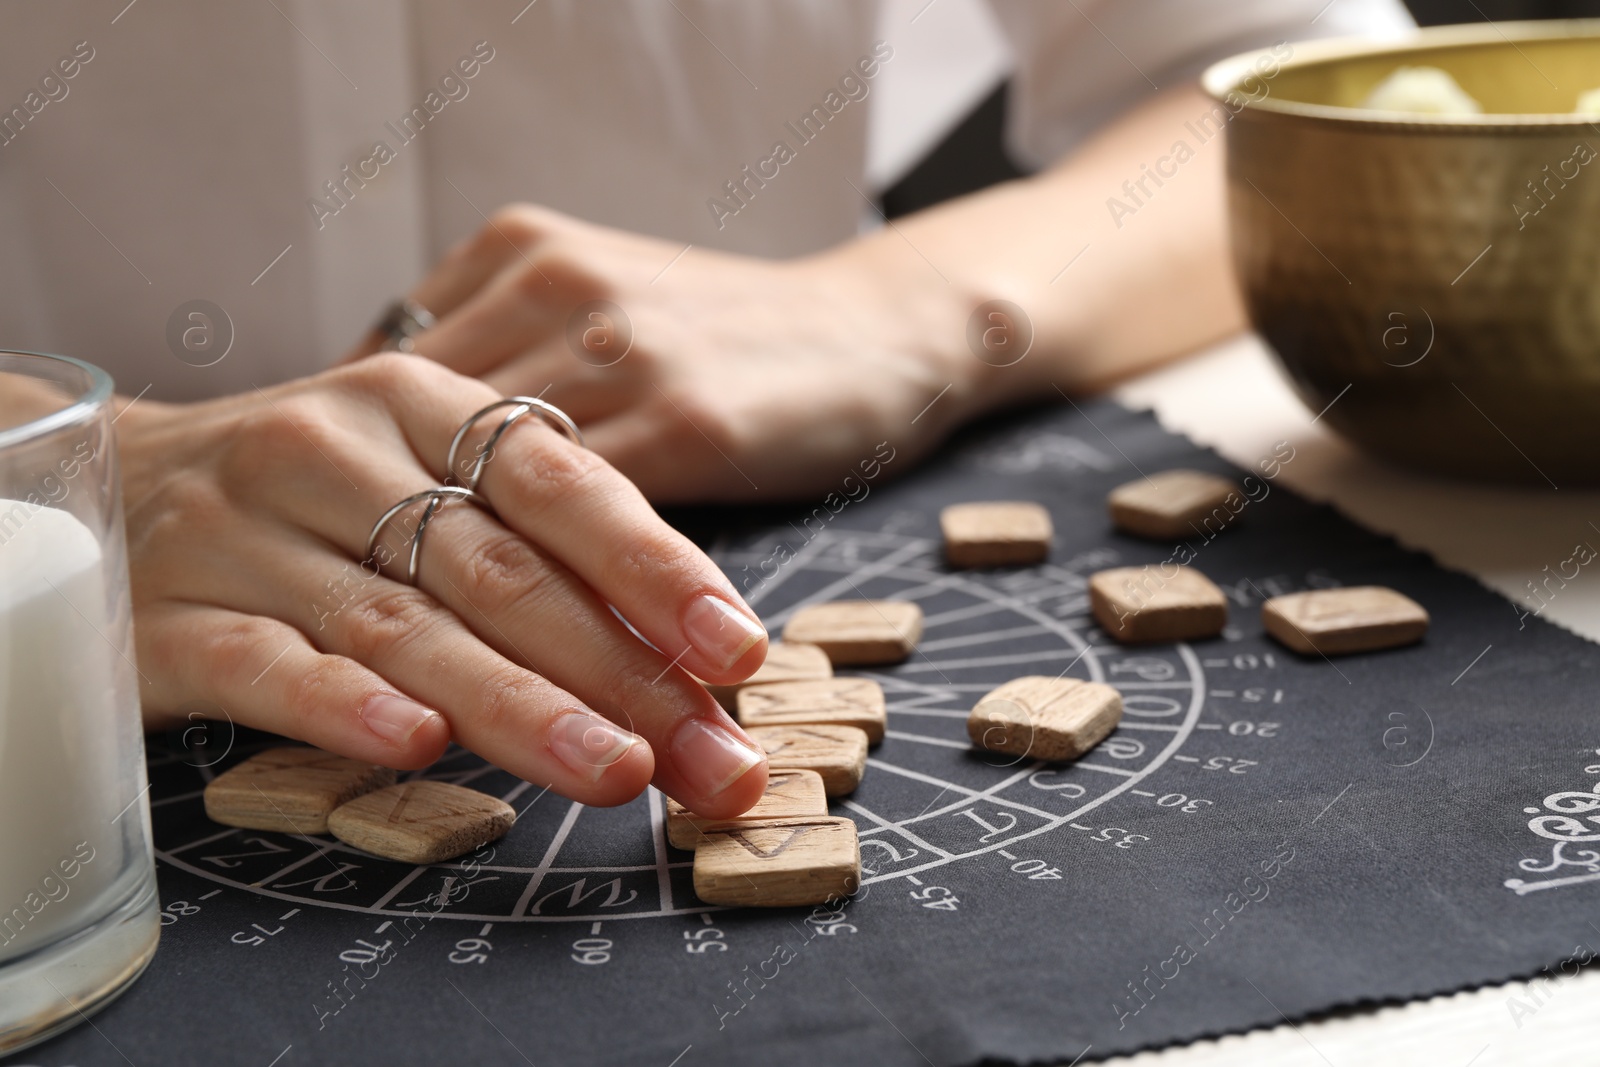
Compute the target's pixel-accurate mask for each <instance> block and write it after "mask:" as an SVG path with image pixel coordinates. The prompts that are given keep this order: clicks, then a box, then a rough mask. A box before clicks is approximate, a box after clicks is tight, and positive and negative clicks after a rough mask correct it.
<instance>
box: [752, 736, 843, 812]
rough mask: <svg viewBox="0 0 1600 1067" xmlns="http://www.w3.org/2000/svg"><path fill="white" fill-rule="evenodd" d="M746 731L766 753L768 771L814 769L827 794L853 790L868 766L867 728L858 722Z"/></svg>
mask: <svg viewBox="0 0 1600 1067" xmlns="http://www.w3.org/2000/svg"><path fill="white" fill-rule="evenodd" d="M745 733H747V734H749V735H750V739H751V740H752V741H754V742H755V743H756V744H758V745H760V746H761V748H762V749H763V750H764V751H765V752H766V754H767V768H768V772H767V773H769V774H770V773H772V772H773V771H791V770H793V771H816V772H817V774H818V775H820V776H821V778H822V787H823V790H824V791H825V792H826V793H827V794H828V796H830V797H842V796H845V795H847V794H849V793H853V792H855V789H856V786H858V785H860V784H861V776H862V775H863V774H865V773H866V769H867V732H866V731H865V730H863V729H861V728H860V727H858V726H755V727H751V728H749V729H747V730H746V731H745Z"/></svg>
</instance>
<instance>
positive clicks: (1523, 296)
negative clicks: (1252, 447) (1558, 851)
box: [1191, 20, 1600, 485]
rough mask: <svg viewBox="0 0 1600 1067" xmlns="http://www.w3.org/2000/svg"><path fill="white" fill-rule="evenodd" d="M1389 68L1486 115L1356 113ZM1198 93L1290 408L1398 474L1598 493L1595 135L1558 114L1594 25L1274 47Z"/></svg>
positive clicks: (1257, 312) (1494, 28)
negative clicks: (1443, 82)
mask: <svg viewBox="0 0 1600 1067" xmlns="http://www.w3.org/2000/svg"><path fill="white" fill-rule="evenodd" d="M1291 52H1292V54H1290V53H1291ZM1400 66H1430V67H1439V68H1442V69H1444V70H1446V71H1448V72H1449V73H1450V74H1451V75H1452V76H1453V77H1454V78H1455V79H1456V81H1457V82H1459V83H1460V85H1461V87H1462V88H1463V89H1465V90H1466V91H1467V92H1468V93H1469V94H1470V95H1471V96H1473V97H1474V98H1476V99H1477V100H1478V101H1479V102H1480V103H1481V104H1482V105H1483V108H1484V112H1485V113H1484V114H1481V115H1470V116H1434V115H1413V114H1398V113H1393V112H1380V111H1370V110H1365V109H1363V108H1362V106H1361V105H1362V102H1363V101H1364V100H1365V99H1366V97H1367V94H1368V93H1369V92H1370V91H1371V90H1372V88H1373V87H1374V86H1375V85H1377V84H1378V82H1380V81H1381V80H1383V79H1384V78H1386V77H1387V76H1388V75H1389V74H1390V73H1391V72H1393V71H1394V70H1395V69H1396V68H1397V67H1400ZM1204 84H1205V88H1206V90H1207V92H1209V93H1210V94H1211V95H1212V96H1213V97H1214V98H1215V99H1216V100H1217V101H1218V110H1217V119H1218V121H1219V122H1220V124H1222V125H1225V126H1227V127H1228V138H1227V157H1228V201H1229V214H1230V219H1231V229H1232V237H1233V256H1234V263H1235V266H1236V268H1237V270H1238V274H1239V278H1240V282H1241V285H1242V287H1243V290H1244V294H1245V298H1246V301H1247V304H1248V306H1249V309H1250V315H1251V318H1252V319H1253V320H1254V323H1255V326H1256V329H1257V330H1259V331H1260V332H1261V334H1262V336H1264V337H1265V338H1266V340H1267V341H1268V343H1270V344H1271V346H1272V347H1273V348H1274V349H1275V350H1276V351H1277V354H1278V357H1279V359H1280V360H1281V361H1282V362H1283V365H1284V367H1285V368H1286V369H1287V371H1288V373H1289V377H1290V379H1291V380H1292V382H1293V383H1294V386H1295V388H1296V390H1297V391H1298V392H1299V394H1300V396H1301V398H1302V399H1303V400H1304V401H1305V402H1306V404H1307V405H1308V406H1309V407H1310V408H1311V409H1312V410H1313V411H1321V412H1323V415H1322V418H1323V419H1325V420H1326V421H1327V422H1329V423H1330V424H1332V425H1333V426H1334V427H1335V428H1336V429H1338V430H1339V431H1340V432H1341V433H1343V434H1344V435H1345V436H1347V437H1349V438H1350V439H1351V440H1353V441H1355V442H1356V443H1358V444H1360V445H1362V446H1364V447H1366V448H1367V449H1369V450H1371V451H1372V452H1375V453H1377V454H1379V455H1382V456H1385V457H1388V458H1391V459H1394V460H1397V461H1400V462H1402V463H1405V464H1409V465H1412V466H1416V467H1422V468H1426V469H1428V470H1433V471H1440V472H1446V473H1451V474H1460V475H1468V476H1472V477H1479V478H1500V479H1511V480H1516V481H1533V482H1536V483H1543V482H1549V483H1551V484H1552V485H1556V484H1565V483H1566V482H1569V481H1571V482H1595V481H1600V126H1597V125H1596V124H1595V121H1594V120H1593V119H1586V118H1584V117H1582V116H1578V115H1574V114H1572V110H1573V108H1574V107H1575V106H1576V103H1577V98H1578V95H1579V93H1581V92H1584V91H1587V90H1589V89H1593V88H1596V87H1600V20H1597V21H1572V22H1522V23H1500V24H1490V25H1481V26H1471V27H1462V26H1449V27H1440V28H1436V29H1429V30H1423V31H1421V32H1419V33H1418V34H1417V35H1416V36H1415V37H1414V38H1410V39H1408V40H1407V41H1406V42H1405V43H1404V44H1402V45H1395V44H1375V43H1372V42H1365V41H1364V42H1350V41H1331V42H1312V43H1307V44H1298V45H1293V46H1284V45H1280V46H1279V48H1278V49H1277V50H1276V51H1275V52H1274V53H1252V54H1250V55H1244V56H1236V57H1234V58H1232V59H1229V60H1225V61H1223V62H1221V63H1218V64H1217V65H1215V66H1213V67H1212V68H1211V69H1210V70H1208V71H1207V72H1206V73H1205V76H1204ZM1191 125H1193V124H1191Z"/></svg>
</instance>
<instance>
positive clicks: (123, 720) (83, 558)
mask: <svg viewBox="0 0 1600 1067" xmlns="http://www.w3.org/2000/svg"><path fill="white" fill-rule="evenodd" d="M111 422H112V416H111V379H110V378H109V377H108V376H107V375H106V373H105V372H104V371H102V370H100V369H98V368H96V367H92V366H90V365H89V364H87V363H82V362H80V361H78V360H75V359H68V358H65V357H62V356H47V355H39V354H34V353H26V352H0V1055H3V1054H5V1053H7V1052H11V1051H14V1050H16V1049H18V1048H21V1047H23V1046H25V1045H29V1044H32V1043H33V1042H35V1041H40V1040H43V1039H44V1038H46V1037H49V1036H50V1035H51V1034H54V1033H56V1032H58V1031H60V1030H63V1029H65V1028H67V1027H69V1026H71V1025H73V1024H75V1023H77V1022H79V1021H81V1020H82V1019H83V1018H84V1017H86V1016H87V1015H89V1014H90V1013H92V1012H94V1011H95V1010H96V1009H98V1008H100V1007H103V1006H104V1005H105V1004H106V1003H108V1002H109V1001H110V1000H111V999H112V998H114V997H115V996H116V995H117V994H118V993H120V992H121V991H122V990H123V989H125V988H126V987H127V986H128V984H129V983H130V982H132V981H133V980H134V979H135V978H136V977H138V975H139V973H140V972H141V971H142V970H143V969H144V967H145V965H146V964H147V963H149V962H150V958H151V956H153V955H154V954H155V949H156V940H157V936H158V933H159V931H160V928H161V924H160V905H159V901H158V899H157V896H156V882H155V859H154V855H153V854H152V852H151V845H150V807H149V804H148V802H147V801H146V799H145V792H146V788H147V786H146V780H145V765H144V737H143V733H142V731H141V728H140V720H139V676H138V668H137V667H136V666H135V664H134V660H133V627H132V618H131V613H132V605H131V598H130V595H129V591H128V563H127V552H126V545H125V535H124V531H123V521H122V493H121V488H120V485H119V483H118V478H117V461H116V440H115V437H114V436H113V430H112V426H111Z"/></svg>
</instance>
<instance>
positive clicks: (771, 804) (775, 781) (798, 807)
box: [667, 770, 828, 852]
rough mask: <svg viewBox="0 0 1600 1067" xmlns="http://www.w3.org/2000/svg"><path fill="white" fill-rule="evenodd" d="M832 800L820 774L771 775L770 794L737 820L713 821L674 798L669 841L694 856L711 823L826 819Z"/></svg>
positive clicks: (669, 805)
mask: <svg viewBox="0 0 1600 1067" xmlns="http://www.w3.org/2000/svg"><path fill="white" fill-rule="evenodd" d="M826 814H828V797H827V794H826V792H825V791H824V790H823V787H822V776H821V775H819V774H818V773H817V772H816V771H773V770H769V771H768V772H767V791H766V792H765V793H763V794H761V799H760V800H758V801H756V802H755V805H754V806H753V807H751V809H750V810H749V811H747V812H745V813H744V814H743V815H740V816H739V817H738V818H737V819H718V820H711V819H706V818H704V817H702V816H699V815H696V814H695V813H694V812H692V811H690V810H689V809H688V808H686V807H684V806H683V805H682V804H679V803H678V802H677V801H676V800H673V799H672V798H670V797H668V798H667V840H668V841H670V842H672V847H673V848H681V849H683V850H684V851H686V852H693V851H694V847H695V846H696V845H697V844H699V843H700V827H701V826H703V825H705V824H706V823H709V822H713V821H715V822H719V823H733V822H738V821H740V820H744V821H746V822H760V821H761V820H763V819H780V818H784V817H786V816H792V815H826Z"/></svg>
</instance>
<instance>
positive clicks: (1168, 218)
mask: <svg viewBox="0 0 1600 1067" xmlns="http://www.w3.org/2000/svg"><path fill="white" fill-rule="evenodd" d="M1212 106H1213V104H1212V102H1211V101H1210V100H1209V99H1208V98H1207V97H1205V96H1204V95H1203V94H1202V93H1201V92H1200V91H1199V89H1198V88H1192V87H1186V88H1184V89H1178V90H1171V91H1168V92H1166V93H1163V94H1161V95H1160V96H1158V97H1155V98H1153V99H1152V100H1150V101H1149V102H1147V103H1145V104H1143V105H1141V106H1140V107H1138V108H1137V109H1135V110H1133V111H1131V112H1129V113H1128V114H1127V115H1125V116H1124V117H1123V118H1121V119H1120V120H1118V121H1117V122H1116V123H1114V124H1113V125H1112V126H1110V127H1108V128H1107V129H1106V130H1104V131H1103V132H1102V133H1100V134H1099V135H1097V136H1096V137H1095V138H1093V139H1092V140H1091V141H1089V142H1088V143H1087V144H1085V145H1084V146H1083V147H1082V148H1081V149H1080V150H1078V151H1077V152H1075V153H1073V154H1072V155H1071V156H1070V157H1068V158H1067V159H1066V160H1064V161H1062V162H1061V163H1059V164H1057V165H1056V166H1055V167H1053V168H1052V169H1050V170H1049V171H1046V172H1044V173H1042V174H1040V175H1038V176H1036V177H1033V178H1030V179H1027V180H1023V181H1017V182H1010V183H1007V184H1005V185H1001V186H997V187H995V188H992V189H989V190H986V191H984V192H981V193H978V194H975V195H972V196H968V197H964V198H962V199H960V200H956V201H952V202H950V203H948V204H944V205H941V206H939V207H937V208H933V209H930V210H928V211H924V212H921V213H919V214H917V215H914V216H911V217H908V218H905V219H901V220H897V221H896V222H895V224H894V227H893V228H891V229H886V230H885V231H883V232H880V233H877V234H874V235H872V236H871V237H869V238H865V239H863V240H862V241H860V242H857V243H856V245H854V246H852V252H851V253H850V254H852V255H856V256H858V257H859V259H861V260H862V261H863V262H867V263H870V264H871V270H872V271H873V273H875V274H877V275H879V276H880V277H895V278H898V279H899V280H900V282H901V283H902V284H905V285H909V286H913V287H920V288H921V289H923V290H924V297H925V298H926V299H928V300H933V299H940V298H941V297H939V296H937V295H936V294H942V299H944V300H945V301H948V302H951V303H952V304H953V305H955V306H954V307H953V308H952V309H951V311H952V314H951V315H947V316H943V317H944V318H946V320H947V323H949V322H951V320H952V319H953V313H954V312H955V311H957V310H959V311H960V313H961V314H962V315H963V316H964V315H969V314H970V313H971V311H972V309H974V308H976V307H977V306H978V305H979V304H980V303H982V302H983V301H986V300H993V299H1002V300H1009V301H1011V302H1013V303H1015V304H1017V305H1018V306H1019V307H1021V308H1022V309H1023V311H1024V312H1025V314H1026V315H1027V316H1028V318H1029V320H1031V323H1032V327H1033V331H1034V338H1033V346H1032V349H1031V350H1030V351H1029V352H1028V355H1027V357H1026V358H1025V359H1023V360H1022V361H1021V362H1020V363H1018V364H1016V365H1014V366H1011V367H1004V368H995V367H990V366H987V365H985V364H984V363H983V362H982V361H980V360H978V359H977V358H975V356H974V355H973V353H972V352H970V351H968V343H967V337H966V334H965V332H964V331H960V330H950V329H948V328H947V329H946V330H945V331H944V334H945V341H944V345H945V348H946V350H945V351H944V352H942V353H941V356H942V359H943V360H945V361H947V363H946V366H947V367H949V368H950V369H951V371H952V374H953V375H955V376H956V377H957V381H956V384H957V386H958V389H957V390H956V391H957V393H959V394H962V395H961V397H960V398H961V400H962V405H961V406H962V407H964V409H965V411H966V413H968V414H972V413H976V412H978V411H982V410H986V409H989V408H993V407H996V406H999V405H1002V404H1005V403H1009V402H1013V401H1015V400H1018V399H1022V398H1025V397H1028V396H1037V395H1040V394H1041V393H1044V394H1048V393H1051V392H1052V386H1056V387H1059V388H1061V389H1063V390H1066V391H1087V390H1092V389H1095V388H1100V387H1104V386H1105V385H1107V384H1109V383H1111V382H1113V381H1115V380H1116V379H1118V378H1121V377H1125V376H1127V375H1129V374H1132V373H1134V372H1136V371H1138V370H1141V369H1143V368H1146V367H1150V366H1153V365H1155V364H1157V363H1160V362H1162V361H1164V360H1168V359H1172V358H1175V357H1177V356H1180V355H1183V354H1184V353H1187V352H1190V351H1193V350H1194V349H1196V348H1198V347H1200V346H1202V345H1204V344H1206V343H1208V342H1210V341H1213V340H1216V339H1218V338H1221V337H1225V336H1227V335H1229V334H1231V333H1234V332H1237V331H1238V330H1240V329H1242V328H1244V326H1245V317H1244V312H1243V307H1242V303H1241V300H1240V297H1239V294H1238V292H1237V289H1236V286H1235V283H1234V280H1233V271H1232V267H1231V265H1230V263H1229V262H1228V253H1227V239H1226V234H1225V232H1224V227H1225V224H1226V214H1225V205H1224V198H1223V177H1224V154H1223V144H1222V137H1221V136H1220V135H1219V134H1217V133H1216V132H1215V123H1214V121H1213V124H1212V125H1211V126H1210V127H1209V128H1206V129H1205V130H1203V131H1202V132H1205V133H1207V134H1208V135H1209V139H1208V140H1206V141H1203V142H1202V141H1201V140H1200V138H1199V136H1197V133H1196V129H1199V127H1200V124H1199V119H1200V117H1201V116H1205V115H1208V113H1209V112H1210V110H1211V107H1212ZM1179 141H1182V142H1184V143H1185V144H1186V145H1187V149H1188V152H1189V153H1192V154H1189V155H1185V154H1184V153H1182V152H1180V153H1179V155H1185V158H1184V159H1183V161H1182V162H1179V161H1178V159H1177V158H1176V157H1174V151H1173V150H1174V148H1175V146H1176V143H1177V142H1179ZM1158 163H1159V164H1160V168H1161V170H1163V171H1165V172H1167V173H1166V174H1165V175H1164V176H1163V175H1157V176H1156V177H1151V176H1150V175H1151V173H1152V172H1154V171H1155V170H1156V168H1157V165H1158ZM1146 167H1148V168H1149V169H1148V170H1147V169H1145V168H1146ZM1157 178H1159V181H1160V184H1159V185H1158V184H1157ZM1125 182H1126V183H1130V185H1129V186H1128V187H1126V188H1125V186H1124V183H1125ZM1130 190H1131V191H1130ZM1113 197H1115V198H1116V200H1118V201H1120V202H1121V204H1122V205H1123V206H1124V207H1125V208H1126V209H1127V210H1123V208H1117V209H1116V210H1115V211H1113V205H1112V204H1110V203H1109V201H1110V199H1111V198H1113ZM1069 264H1070V265H1069Z"/></svg>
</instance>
